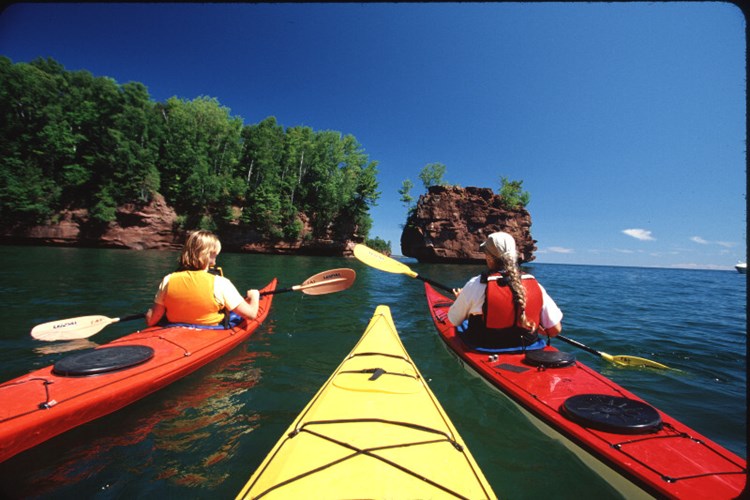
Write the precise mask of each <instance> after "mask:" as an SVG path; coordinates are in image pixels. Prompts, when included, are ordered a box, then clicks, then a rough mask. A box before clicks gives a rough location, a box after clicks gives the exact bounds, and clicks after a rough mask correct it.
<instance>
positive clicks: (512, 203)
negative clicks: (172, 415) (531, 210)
mask: <svg viewBox="0 0 750 500" xmlns="http://www.w3.org/2000/svg"><path fill="white" fill-rule="evenodd" d="M498 194H499V195H500V196H501V197H502V200H503V204H504V206H505V207H506V208H509V209H517V208H524V207H526V205H528V204H529V200H530V199H531V195H530V194H529V192H528V191H524V190H523V181H511V180H508V178H507V177H502V178H501V179H500V192H499V193H498Z"/></svg>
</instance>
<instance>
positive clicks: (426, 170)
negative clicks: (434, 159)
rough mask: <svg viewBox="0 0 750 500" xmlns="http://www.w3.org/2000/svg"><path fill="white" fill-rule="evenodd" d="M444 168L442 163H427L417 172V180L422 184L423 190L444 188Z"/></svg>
mask: <svg viewBox="0 0 750 500" xmlns="http://www.w3.org/2000/svg"><path fill="white" fill-rule="evenodd" d="M445 171H446V167H445V165H443V164H442V163H428V164H427V165H425V166H424V167H423V168H422V171H421V172H419V178H420V180H421V181H422V183H423V184H424V188H425V189H429V188H430V187H431V186H445V185H446V182H445V181H444V180H443V176H444V175H445Z"/></svg>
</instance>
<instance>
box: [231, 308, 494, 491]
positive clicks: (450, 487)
mask: <svg viewBox="0 0 750 500" xmlns="http://www.w3.org/2000/svg"><path fill="white" fill-rule="evenodd" d="M261 497H263V498H283V499H286V498H312V497H315V498H437V497H454V498H471V499H480V498H495V495H494V493H493V492H492V489H491V487H490V485H489V484H488V483H487V480H486V479H485V477H484V475H483V474H482V472H481V470H480V469H479V467H478V466H477V464H476V462H475V461H474V458H473V457H472V455H471V453H470V452H469V450H468V448H466V445H465V444H464V442H463V441H462V439H461V437H460V436H459V435H458V432H457V431H456V429H455V428H454V427H453V424H452V423H451V421H450V419H449V418H448V416H447V415H446V413H445V411H444V410H443V408H442V407H441V405H440V403H439V402H438V401H437V399H436V398H435V395H434V394H433V393H432V391H431V390H430V388H429V387H428V386H427V383H426V382H425V380H424V379H423V378H422V376H421V374H420V373H419V370H418V369H417V367H416V366H415V365H414V363H413V361H412V360H411V358H410V357H409V354H408V353H407V352H406V350H405V349H404V346H403V344H402V343H401V340H400V338H399V337H398V333H397V331H396V327H395V326H394V324H393V320H392V318H391V313H390V309H388V307H387V306H382V305H381V306H378V308H377V309H376V310H375V314H374V316H373V317H372V319H371V320H370V323H369V325H368V326H367V329H366V330H365V333H364V334H363V336H362V338H361V339H360V341H359V342H358V343H357V345H356V346H355V347H354V349H353V350H352V352H351V353H350V354H349V355H348V356H347V357H346V359H344V361H343V362H342V363H341V365H339V367H338V368H337V369H336V371H335V372H334V373H333V375H332V376H331V377H330V378H329V379H328V381H327V382H326V383H325V384H324V385H323V387H321V389H320V390H319V391H318V393H317V394H316V395H315V396H314V397H313V398H312V400H311V401H310V402H309V403H308V404H307V406H306V407H305V408H304V410H302V412H301V413H300V415H299V416H298V417H297V418H296V419H295V421H294V422H293V423H292V425H291V426H290V427H289V429H288V430H287V431H286V432H285V433H284V435H283V436H282V437H281V439H280V440H279V441H278V442H277V443H276V445H275V446H274V447H273V449H272V450H271V452H270V453H269V454H268V456H267V457H266V458H265V459H264V460H263V462H262V463H261V465H260V466H259V467H258V469H257V470H256V471H255V472H254V473H253V475H252V476H251V477H250V480H249V481H248V482H247V484H246V485H245V487H244V488H243V489H242V491H241V492H240V493H239V495H238V496H237V498H261Z"/></svg>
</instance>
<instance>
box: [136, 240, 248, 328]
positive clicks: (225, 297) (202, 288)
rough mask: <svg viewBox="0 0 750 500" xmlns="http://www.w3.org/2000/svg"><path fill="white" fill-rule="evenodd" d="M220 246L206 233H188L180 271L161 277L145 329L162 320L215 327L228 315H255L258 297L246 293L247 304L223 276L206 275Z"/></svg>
mask: <svg viewBox="0 0 750 500" xmlns="http://www.w3.org/2000/svg"><path fill="white" fill-rule="evenodd" d="M219 252H221V242H220V241H219V238H217V237H216V235H215V234H213V233H211V232H209V231H203V230H200V231H194V232H192V233H190V235H189V236H188V238H187V240H186V241H185V245H184V246H183V248H182V252H181V253H180V258H179V268H178V270H177V271H176V272H174V273H172V274H169V275H167V276H165V277H164V279H163V280H162V281H161V284H160V285H159V290H158V291H157V292H156V296H155V297H154V304H153V306H152V307H151V309H149V310H148V312H147V313H146V323H147V324H148V326H153V325H155V324H157V323H158V322H159V321H160V320H161V319H162V318H163V317H164V316H166V319H167V321H168V322H169V323H187V324H191V325H198V326H216V325H220V324H222V323H224V322H225V318H227V317H228V316H229V313H230V312H234V313H236V314H238V315H240V316H242V317H244V318H248V319H255V318H256V316H257V315H258V304H259V300H260V293H259V292H258V290H248V291H247V300H246V299H245V298H244V297H242V295H241V294H240V293H239V292H238V291H237V288H235V286H234V285H233V284H232V282H231V281H229V280H228V279H227V278H225V277H224V276H220V275H216V274H214V273H211V272H209V269H211V268H213V267H214V266H215V265H216V257H217V256H218V255H219Z"/></svg>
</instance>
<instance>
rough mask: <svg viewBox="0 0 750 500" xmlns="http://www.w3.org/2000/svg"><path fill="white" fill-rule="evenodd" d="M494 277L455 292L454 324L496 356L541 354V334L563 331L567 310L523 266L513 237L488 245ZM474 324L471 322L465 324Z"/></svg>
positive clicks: (500, 236) (495, 238) (495, 237)
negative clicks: (504, 353) (534, 351)
mask: <svg viewBox="0 0 750 500" xmlns="http://www.w3.org/2000/svg"><path fill="white" fill-rule="evenodd" d="M481 248H482V250H483V251H484V254H485V258H486V262H487V268H488V272H485V273H482V274H480V275H479V276H475V277H473V278H472V279H470V280H469V281H468V282H467V283H466V285H465V286H464V288H463V289H457V290H454V294H455V295H456V301H455V302H454V303H453V305H452V306H451V308H450V309H449V310H448V319H449V320H450V322H451V323H452V324H453V325H455V326H457V327H459V331H460V332H462V333H461V338H462V339H464V341H466V342H467V343H468V344H470V345H472V346H474V347H477V348H480V349H491V350H493V351H513V350H519V349H540V348H542V347H544V341H543V340H542V339H540V338H539V333H543V334H546V335H549V336H551V337H554V336H555V335H557V334H558V333H560V332H561V331H562V323H561V321H562V317H563V314H562V311H560V308H559V307H557V304H555V301H554V300H552V298H551V297H550V296H549V295H548V294H547V291H546V290H545V289H544V287H542V285H540V284H539V283H538V282H537V280H536V278H534V277H533V276H532V275H530V274H524V273H522V272H521V270H520V269H519V267H518V258H517V254H516V242H515V240H514V239H513V236H511V235H510V234H508V233H505V232H497V233H492V234H491V235H489V237H488V238H487V241H485V242H484V243H482V245H481ZM467 320H468V323H467V324H466V323H465V322H466V321H467Z"/></svg>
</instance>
